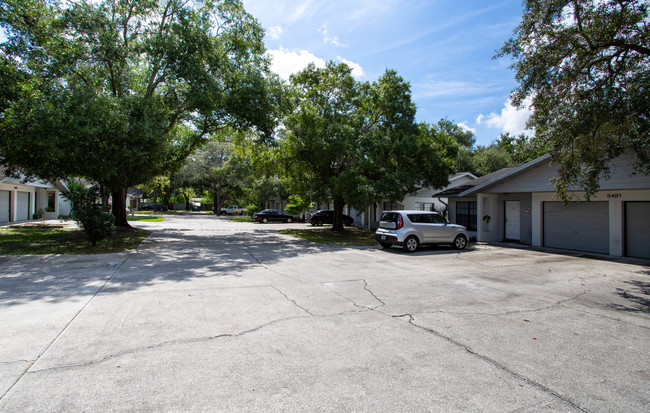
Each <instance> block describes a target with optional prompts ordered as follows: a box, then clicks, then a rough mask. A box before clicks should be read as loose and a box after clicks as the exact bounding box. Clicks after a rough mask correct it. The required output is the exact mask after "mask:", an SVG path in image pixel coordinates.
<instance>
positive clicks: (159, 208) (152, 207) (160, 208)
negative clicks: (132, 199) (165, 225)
mask: <svg viewBox="0 0 650 413" xmlns="http://www.w3.org/2000/svg"><path fill="white" fill-rule="evenodd" d="M140 210H141V211H151V210H153V211H167V206H166V205H163V204H146V205H143V206H142V207H140Z"/></svg>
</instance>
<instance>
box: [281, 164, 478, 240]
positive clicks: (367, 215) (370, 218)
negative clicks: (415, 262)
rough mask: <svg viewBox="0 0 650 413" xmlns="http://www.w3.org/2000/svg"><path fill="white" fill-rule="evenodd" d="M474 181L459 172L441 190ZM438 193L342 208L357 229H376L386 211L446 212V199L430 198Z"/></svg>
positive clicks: (430, 190)
mask: <svg viewBox="0 0 650 413" xmlns="http://www.w3.org/2000/svg"><path fill="white" fill-rule="evenodd" d="M474 179H477V178H476V176H475V175H473V174H472V173H470V172H459V173H456V174H453V175H450V176H449V184H448V185H447V186H446V187H445V188H443V189H446V188H451V187H454V186H457V185H463V184H466V183H467V182H471V181H473V180H474ZM439 191H440V188H438V189H436V188H420V189H419V190H417V191H416V192H414V193H412V194H409V195H407V196H405V197H404V199H403V200H402V201H401V202H390V200H388V199H382V200H380V201H378V202H376V203H374V204H373V205H371V206H369V207H368V208H366V209H365V210H363V211H359V210H356V209H354V208H350V207H348V206H346V207H344V208H343V213H344V214H347V215H350V216H351V217H352V218H354V224H355V225H357V226H359V227H366V228H376V227H377V226H378V224H379V219H380V218H381V213H382V212H384V211H388V210H406V209H412V210H419V211H446V209H447V200H446V198H444V197H442V198H433V197H432V196H433V194H435V193H437V192H439ZM268 205H270V206H269V208H275V209H283V208H284V207H286V201H281V200H272V201H270V202H269V204H268ZM314 209H315V210H319V209H333V206H332V205H331V204H328V203H324V204H323V203H320V204H318V205H316V207H315V208H314Z"/></svg>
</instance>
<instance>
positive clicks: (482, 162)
mask: <svg viewBox="0 0 650 413" xmlns="http://www.w3.org/2000/svg"><path fill="white" fill-rule="evenodd" d="M543 154H544V149H543V148H538V147H537V146H535V144H534V142H533V141H531V140H530V139H529V138H528V137H526V136H525V135H520V136H519V137H517V138H514V137H512V136H510V134H508V133H504V134H502V135H501V136H500V137H499V140H498V141H496V142H495V143H492V144H490V145H487V146H481V145H479V146H476V147H474V148H471V149H470V148H467V147H461V148H460V150H459V151H458V155H457V156H456V171H457V172H471V173H473V174H474V175H477V176H483V175H487V174H489V173H492V172H495V171H498V170H499V169H502V168H508V167H511V166H517V165H521V164H524V163H526V162H529V161H532V160H533V159H535V158H537V157H539V156H541V155H543Z"/></svg>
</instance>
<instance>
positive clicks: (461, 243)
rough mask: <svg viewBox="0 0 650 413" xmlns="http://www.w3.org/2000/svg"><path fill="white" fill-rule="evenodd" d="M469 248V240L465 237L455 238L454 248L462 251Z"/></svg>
mask: <svg viewBox="0 0 650 413" xmlns="http://www.w3.org/2000/svg"><path fill="white" fill-rule="evenodd" d="M466 246H467V238H466V237H465V236H464V235H458V236H457V237H456V238H454V248H456V249H457V250H462V249H464V248H465V247H466Z"/></svg>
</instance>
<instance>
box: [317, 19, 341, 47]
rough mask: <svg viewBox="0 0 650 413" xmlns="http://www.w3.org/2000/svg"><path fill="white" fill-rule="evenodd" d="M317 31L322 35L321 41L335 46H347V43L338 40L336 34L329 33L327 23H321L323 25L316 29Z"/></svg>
mask: <svg viewBox="0 0 650 413" xmlns="http://www.w3.org/2000/svg"><path fill="white" fill-rule="evenodd" d="M318 32H319V33H320V34H322V35H323V43H325V44H333V45H334V46H336V47H348V45H347V44H345V43H341V42H340V41H339V38H338V36H331V35H330V33H329V27H327V23H323V25H322V26H321V27H320V28H319V29H318Z"/></svg>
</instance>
